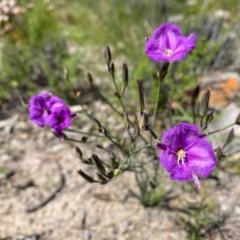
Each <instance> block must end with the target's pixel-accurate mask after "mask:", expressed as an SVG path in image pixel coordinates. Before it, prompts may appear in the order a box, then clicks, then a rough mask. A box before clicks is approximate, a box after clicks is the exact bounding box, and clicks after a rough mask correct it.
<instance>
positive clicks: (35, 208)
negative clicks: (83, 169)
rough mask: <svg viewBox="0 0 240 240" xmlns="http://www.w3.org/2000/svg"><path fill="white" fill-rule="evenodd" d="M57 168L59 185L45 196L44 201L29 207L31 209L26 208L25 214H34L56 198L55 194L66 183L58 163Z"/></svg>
mask: <svg viewBox="0 0 240 240" xmlns="http://www.w3.org/2000/svg"><path fill="white" fill-rule="evenodd" d="M57 166H58V169H59V172H60V180H59V183H58V185H57V187H56V189H55V190H54V191H53V192H52V193H50V195H49V196H47V197H46V198H45V199H43V200H42V201H41V202H39V203H38V204H36V205H35V206H31V207H28V208H26V209H25V212H27V213H31V212H35V211H37V210H38V209H40V208H42V207H44V206H45V205H47V204H48V203H49V202H50V201H52V200H53V199H54V198H55V197H56V196H57V194H58V193H59V192H60V191H61V190H62V189H63V188H64V186H65V182H66V180H65V176H64V174H63V171H62V168H61V166H60V164H59V163H57Z"/></svg>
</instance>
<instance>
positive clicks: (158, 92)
mask: <svg viewBox="0 0 240 240" xmlns="http://www.w3.org/2000/svg"><path fill="white" fill-rule="evenodd" d="M160 92H161V81H158V89H157V97H156V100H155V107H154V112H153V118H152V128H154V124H155V119H156V116H157V110H158V105H159V98H160Z"/></svg>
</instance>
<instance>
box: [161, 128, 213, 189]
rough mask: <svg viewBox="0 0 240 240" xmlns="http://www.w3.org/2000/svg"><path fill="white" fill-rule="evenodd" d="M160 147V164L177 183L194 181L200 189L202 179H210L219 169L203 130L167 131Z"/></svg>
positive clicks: (177, 129) (181, 129)
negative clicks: (216, 168)
mask: <svg viewBox="0 0 240 240" xmlns="http://www.w3.org/2000/svg"><path fill="white" fill-rule="evenodd" d="M157 146H158V148H159V149H160V154H159V158H160V163H161V165H162V166H163V167H164V168H165V169H166V170H167V171H168V172H169V174H170V177H171V178H172V179H174V180H178V181H183V182H185V181H193V182H194V183H195V184H196V185H197V186H198V187H200V182H199V178H206V177H207V176H209V175H210V173H211V172H212V171H213V170H214V168H215V167H216V165H217V159H216V156H215V154H214V151H213V148H212V145H211V144H210V143H209V142H208V141H207V139H206V136H204V135H202V134H201V133H200V129H199V127H198V126H196V125H193V124H190V123H180V124H178V125H176V126H175V127H174V128H172V129H170V130H168V131H166V132H165V133H164V134H163V136H162V143H159V144H157Z"/></svg>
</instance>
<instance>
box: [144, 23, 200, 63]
mask: <svg viewBox="0 0 240 240" xmlns="http://www.w3.org/2000/svg"><path fill="white" fill-rule="evenodd" d="M195 46H196V35H195V34H194V33H192V34H190V35H189V36H187V37H185V36H183V34H182V31H181V29H180V28H179V27H178V26H177V25H176V24H173V23H164V24H162V25H160V26H158V27H157V29H156V30H155V31H154V33H153V35H152V37H151V38H149V39H147V41H146V47H145V53H146V55H147V56H148V57H149V58H151V59H152V60H154V61H155V62H174V61H181V60H183V59H184V58H185V57H186V56H187V54H188V53H189V52H190V51H191V50H192V49H194V48H195Z"/></svg>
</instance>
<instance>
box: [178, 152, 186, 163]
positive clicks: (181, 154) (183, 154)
mask: <svg viewBox="0 0 240 240" xmlns="http://www.w3.org/2000/svg"><path fill="white" fill-rule="evenodd" d="M185 159H186V151H184V150H182V149H180V150H179V151H178V152H177V164H178V166H179V167H180V161H181V162H182V164H183V165H185V163H184V161H185Z"/></svg>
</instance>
